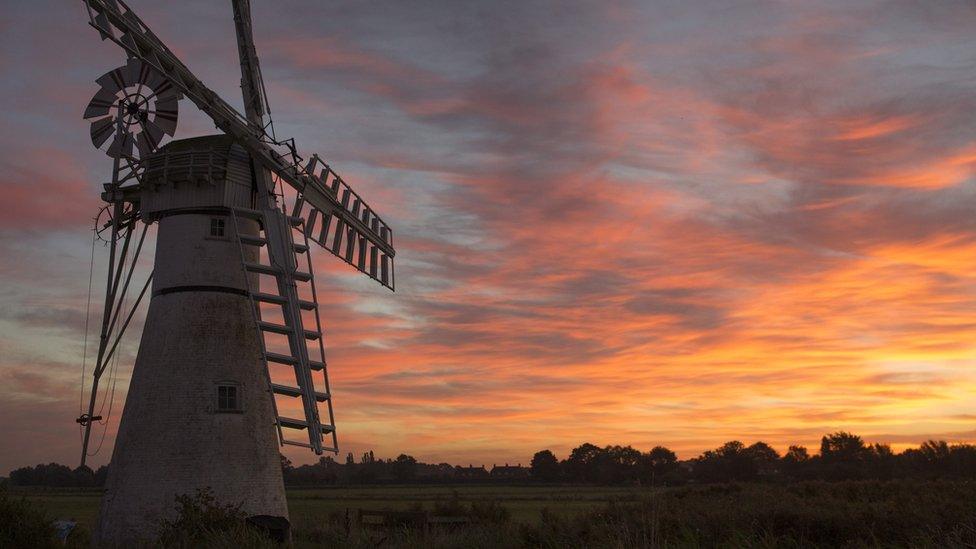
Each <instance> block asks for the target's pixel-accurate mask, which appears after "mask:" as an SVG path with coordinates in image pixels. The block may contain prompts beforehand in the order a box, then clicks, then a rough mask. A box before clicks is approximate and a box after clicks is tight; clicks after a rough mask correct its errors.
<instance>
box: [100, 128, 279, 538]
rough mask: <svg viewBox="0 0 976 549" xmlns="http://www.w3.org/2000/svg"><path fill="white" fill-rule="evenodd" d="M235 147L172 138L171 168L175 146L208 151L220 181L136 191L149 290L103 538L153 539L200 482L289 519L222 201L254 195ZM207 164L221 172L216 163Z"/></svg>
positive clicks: (236, 252) (234, 202)
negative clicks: (149, 264)
mask: <svg viewBox="0 0 976 549" xmlns="http://www.w3.org/2000/svg"><path fill="white" fill-rule="evenodd" d="M238 149H239V148H237V147H236V146H235V145H231V144H230V142H229V141H228V140H226V139H221V138H202V139H192V140H184V141H174V142H172V143H170V144H169V145H168V146H167V147H166V148H164V149H163V150H162V151H161V152H160V153H159V154H161V155H166V154H169V155H170V158H169V161H168V162H166V163H165V164H166V165H167V166H169V167H170V168H167V169H170V170H172V168H171V166H173V165H174V164H176V165H178V164H179V162H178V160H179V155H181V154H185V153H194V151H196V153H200V151H207V152H208V153H209V154H211V155H215V154H216V155H217V156H216V157H215V158H216V159H217V160H218V161H219V162H218V163H221V162H222V163H223V164H221V165H222V166H224V167H225V168H226V169H225V170H224V174H223V178H222V179H218V180H210V181H207V180H203V181H197V182H194V178H193V177H192V174H190V176H191V177H188V178H187V179H186V180H178V178H177V177H176V176H174V175H173V173H170V172H166V173H164V174H163V176H162V177H160V178H159V179H158V180H159V184H157V185H147V187H146V189H144V191H143V205H144V212H143V215H144V218H145V219H147V220H150V221H151V220H158V222H159V231H158V236H157V247H156V263H155V271H154V279H153V296H152V299H151V301H150V304H149V310H148V313H147V318H146V324H145V328H144V330H143V335H142V342H141V345H140V347H139V353H138V357H137V358H136V362H135V367H134V370H133V374H132V381H131V384H130V386H129V392H128V396H127V398H126V403H125V409H124V411H123V414H122V420H121V423H120V426H119V433H118V436H117V438H116V443H115V450H114V453H113V455H112V462H111V464H110V466H109V473H108V481H107V484H106V492H105V496H104V498H103V501H102V508H101V514H100V516H99V524H98V528H97V531H96V538H97V540H96V541H97V542H98V543H100V544H104V545H120V546H125V545H128V544H130V543H131V542H133V541H135V540H152V539H153V538H155V537H156V536H157V535H158V530H159V526H160V522H161V521H162V520H164V519H171V518H173V517H174V516H175V514H176V509H175V505H176V497H177V496H179V495H183V494H189V495H193V494H194V493H195V492H197V491H198V490H203V489H209V490H210V491H211V492H212V494H213V495H214V496H215V497H216V499H217V501H218V502H220V503H225V504H235V505H236V504H240V505H241V509H242V510H243V511H244V512H245V513H247V514H248V515H271V516H277V517H284V518H287V517H288V508H287V505H286V501H285V491H284V486H283V483H282V476H281V462H280V457H279V455H280V454H279V447H278V440H277V435H276V431H275V427H274V421H275V416H274V411H273V402H272V395H271V393H270V390H269V386H268V380H267V372H266V370H265V368H266V367H265V365H264V363H263V361H262V358H261V357H262V355H261V349H260V342H259V340H258V333H257V330H256V327H255V325H254V317H253V315H252V311H251V302H250V299H249V298H248V295H247V288H248V285H247V284H246V280H245V278H244V277H245V275H244V273H243V270H242V268H241V255H240V254H241V248H240V246H239V244H238V241H237V238H236V237H235V235H234V234H233V231H234V224H233V222H232V221H231V218H230V216H229V210H228V208H229V207H233V206H244V207H248V206H250V200H251V198H250V197H251V195H250V188H251V187H250V180H249V178H248V177H247V176H248V175H249V170H248V169H247V168H248V159H247V157H246V155H243V157H241V155H242V154H243V152H242V151H240V150H238ZM215 151H216V152H215ZM221 151H222V152H221ZM218 153H219V154H218ZM152 166H153V164H150V170H152ZM208 170H209V173H210V174H213V173H220V172H219V170H213V166H212V162H211V166H210V167H209V168H208ZM235 174H237V175H239V177H237V176H235ZM157 175H159V174H157ZM181 177H182V176H181ZM235 177H236V179H235ZM153 204H156V205H158V209H154V208H153V207H152V206H151V205H153ZM147 205H149V207H146V206H147ZM257 229H258V227H257V224H256V222H254V221H245V222H242V224H241V230H242V232H247V233H250V234H257V232H258V231H257ZM248 253H250V254H255V252H254V251H251V252H248ZM248 259H249V260H251V261H253V260H255V258H248ZM252 276H253V275H252ZM255 287H256V285H255Z"/></svg>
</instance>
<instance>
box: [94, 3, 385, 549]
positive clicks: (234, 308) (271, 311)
mask: <svg viewBox="0 0 976 549" xmlns="http://www.w3.org/2000/svg"><path fill="white" fill-rule="evenodd" d="M83 1H84V3H85V6H86V8H87V12H88V16H89V24H90V25H91V26H92V27H94V28H95V29H96V30H97V31H98V33H99V35H100V36H101V38H102V39H103V40H110V41H112V42H114V43H116V44H117V45H119V46H120V47H121V48H122V49H123V50H124V51H125V53H126V54H127V56H128V61H127V62H126V64H125V65H124V66H122V67H119V68H117V69H114V70H112V71H109V72H108V73H106V74H105V75H103V76H102V77H100V78H99V79H98V80H97V81H96V82H97V83H98V84H99V86H100V89H99V90H98V91H97V93H96V94H95V96H94V97H93V98H92V100H91V102H90V103H89V104H88V106H87V108H86V109H85V113H84V118H85V119H87V120H90V121H91V137H92V142H93V144H94V145H95V146H96V147H102V148H104V149H105V152H106V154H107V155H108V156H109V157H110V158H112V163H113V169H112V180H111V182H109V183H105V185H104V188H105V192H103V193H102V198H103V200H104V201H105V202H106V204H107V205H106V207H105V209H104V214H103V217H100V220H99V222H98V223H97V224H96V228H97V230H98V234H99V235H100V236H102V237H103V238H104V240H105V241H106V242H107V243H108V246H109V260H108V263H109V266H108V267H109V268H108V276H107V279H106V297H105V304H104V309H103V314H102V325H101V332H100V338H99V345H98V353H97V358H96V363H95V367H94V372H93V378H92V388H91V394H90V398H89V404H88V411H87V413H84V414H82V415H81V417H79V418H78V419H77V421H78V423H79V424H81V426H82V427H83V429H84V442H83V449H82V465H84V463H85V459H86V457H87V456H88V455H89V443H90V440H91V431H92V426H93V424H95V423H96V422H97V421H99V420H101V419H102V417H101V416H100V415H99V414H98V413H97V411H96V402H97V395H98V385H99V379H100V378H101V376H102V375H103V373H104V372H105V371H106V369H107V368H108V367H109V365H110V364H111V363H112V361H113V359H114V360H117V356H116V355H117V353H118V345H119V341H120V340H121V337H122V334H123V333H124V332H125V330H126V328H127V327H128V326H129V323H130V321H131V320H132V317H133V315H134V312H135V310H136V307H138V305H139V303H140V302H141V301H142V300H143V298H144V297H145V296H146V294H147V293H149V294H150V295H151V298H150V303H149V309H148V311H147V315H146V323H145V327H144V329H143V334H142V339H141V342H140V347H139V351H138V355H137V358H136V362H135V366H134V368H133V374H132V381H131V383H130V388H129V394H128V398H127V400H126V404H125V409H124V411H123V413H122V418H121V420H120V425H119V432H118V436H117V437H116V444H115V448H114V451H113V456H112V462H111V465H110V467H109V477H108V480H107V484H106V495H105V497H104V498H103V502H102V510H101V514H100V523H99V526H98V529H97V533H96V535H97V537H98V538H99V539H100V541H103V542H107V543H116V544H121V543H125V542H127V541H131V540H132V539H135V538H138V537H142V536H145V535H147V533H150V535H151V532H152V531H153V530H152V529H153V527H154V526H155V525H156V523H157V521H158V520H159V518H161V517H164V516H166V514H167V513H168V512H170V511H171V508H172V506H173V501H174V497H175V496H176V495H180V494H191V493H193V492H194V491H195V490H197V489H202V488H209V489H211V490H212V491H213V493H214V495H215V496H216V497H217V498H218V499H221V500H224V501H227V502H231V503H242V504H243V507H242V509H243V510H244V511H245V512H247V513H249V514H251V515H268V516H272V517H281V518H283V519H287V516H288V511H287V507H286V506H285V497H284V488H283V484H282V479H281V469H280V464H279V446H280V445H283V444H289V445H296V446H301V447H305V448H308V449H310V450H311V451H313V452H314V453H316V454H321V453H323V452H327V451H332V452H336V451H337V450H338V447H337V439H336V431H335V426H334V420H333V414H332V396H331V392H330V390H329V383H328V377H327V375H326V361H325V352H324V345H323V343H322V325H321V321H320V318H319V304H318V298H317V293H316V290H315V277H314V274H313V272H312V261H311V257H310V251H311V250H310V248H311V243H316V244H318V245H319V246H321V247H323V248H325V249H326V250H328V251H329V252H331V253H332V254H334V255H335V256H337V257H339V258H340V259H342V260H343V261H345V262H346V263H348V264H349V265H352V266H353V267H354V268H356V269H358V270H359V271H360V272H362V273H364V274H366V275H367V276H369V277H370V278H372V279H374V280H376V281H377V282H379V283H380V284H382V285H383V286H385V287H387V288H389V289H390V290H393V288H394V273H393V257H394V254H395V251H394V248H393V234H392V231H391V230H390V228H389V226H388V225H387V224H386V223H385V222H384V221H383V220H382V218H380V216H379V215H377V214H376V212H375V211H374V210H373V209H372V208H370V207H369V206H368V205H367V204H366V202H365V201H364V200H363V199H362V197H360V196H359V195H358V194H357V193H356V192H355V191H353V189H352V188H351V187H350V186H349V185H348V184H347V183H346V182H345V181H344V180H343V179H342V178H341V177H340V176H339V175H338V174H337V173H336V172H335V171H334V170H333V169H332V168H331V167H330V166H329V165H328V164H325V163H324V162H323V161H322V159H321V158H320V157H319V156H317V155H312V156H311V157H310V158H309V159H307V160H305V159H303V158H302V157H301V156H299V154H298V151H297V148H296V146H295V143H294V140H291V139H288V140H285V139H279V138H278V137H277V136H276V135H275V131H274V125H273V124H272V122H271V119H270V108H269V107H268V102H267V98H266V95H265V91H264V85H263V81H262V76H261V69H260V66H259V64H258V58H257V55H256V52H255V48H254V42H253V39H252V33H251V16H250V5H249V1H248V0H232V6H233V13H234V22H235V26H236V31H237V45H238V51H239V55H240V63H241V73H242V78H241V88H242V91H243V95H244V108H245V109H244V110H245V113H244V114H243V115H242V114H241V113H239V112H238V111H237V110H235V109H234V108H233V107H232V106H231V105H229V104H228V103H227V102H226V101H224V100H223V99H221V98H220V97H219V96H218V95H217V94H216V93H215V92H214V91H212V90H210V89H209V88H208V87H206V86H205V85H204V84H203V82H201V81H200V79H198V78H197V77H196V76H195V75H194V74H193V73H192V72H191V71H190V70H189V68H187V66H186V65H185V64H183V62H181V61H180V59H178V58H177V57H176V55H175V54H174V53H173V52H172V51H171V50H170V49H169V48H167V47H166V45H165V44H164V43H163V42H162V41H161V40H160V39H159V38H158V37H157V36H156V35H155V34H154V33H153V32H152V31H151V30H150V29H149V27H148V26H147V25H146V24H145V23H143V22H142V20H141V19H140V18H139V17H138V16H137V15H136V14H135V12H134V11H133V10H132V9H131V8H130V7H129V6H127V5H126V4H125V3H124V2H122V1H121V0H83ZM182 98H186V99H189V100H190V101H191V102H192V103H193V104H194V105H196V107H197V108H199V109H200V110H201V111H202V112H203V113H204V114H206V115H207V116H209V117H210V118H211V119H212V120H213V122H214V124H215V126H216V127H217V128H218V129H219V130H221V131H222V134H219V135H213V136H205V137H196V138H191V139H182V140H174V141H170V142H168V143H167V144H165V145H164V146H162V147H160V146H159V145H160V143H161V142H162V140H163V139H164V138H165V137H166V136H170V137H172V136H174V135H175V131H176V126H177V115H178V101H179V100H180V99H182ZM285 188H287V189H289V191H288V193H289V194H288V195H286V193H285V190H284V189H285ZM278 189H281V190H280V191H279V190H278ZM286 202H290V204H286ZM289 206H290V209H289ZM154 223H155V224H158V232H157V239H156V251H155V260H154V267H153V271H152V273H151V274H150V275H149V277H148V279H147V280H146V282H145V284H144V285H143V286H142V289H141V290H140V291H139V293H138V294H137V296H136V297H135V298H134V299H131V298H129V297H128V290H129V286H130V282H131V281H132V279H133V272H134V271H135V267H136V262H137V259H138V257H139V255H140V252H141V250H142V247H143V242H144V240H145V237H146V229H147V227H148V226H149V225H150V224H154ZM137 235H138V236H137ZM133 243H134V245H133ZM150 285H151V292H150ZM289 410H291V411H289Z"/></svg>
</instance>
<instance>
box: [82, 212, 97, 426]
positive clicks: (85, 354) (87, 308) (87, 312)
mask: <svg viewBox="0 0 976 549" xmlns="http://www.w3.org/2000/svg"><path fill="white" fill-rule="evenodd" d="M97 233H98V218H97V217H96V218H95V227H94V228H93V229H92V243H91V260H90V262H89V265H88V303H87V304H86V305H85V344H84V347H83V350H82V352H81V390H80V391H79V393H78V416H79V417H81V415H82V414H83V413H84V410H85V373H86V372H87V370H88V322H89V320H90V318H91V296H92V279H93V277H94V273H95V239H96V238H97ZM78 435H79V436H80V437H82V438H84V436H85V426H84V425H82V424H81V423H79V424H78Z"/></svg>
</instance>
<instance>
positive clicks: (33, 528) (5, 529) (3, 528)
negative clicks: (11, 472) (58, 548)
mask: <svg viewBox="0 0 976 549" xmlns="http://www.w3.org/2000/svg"><path fill="white" fill-rule="evenodd" d="M54 546H55V541H54V527H53V526H52V523H51V519H50V518H49V517H48V516H47V514H45V513H44V511H42V510H40V509H38V508H37V507H35V506H34V505H32V504H31V503H30V502H29V501H27V500H26V499H23V498H20V499H14V498H12V497H10V494H8V493H7V490H6V489H0V547H11V548H21V547H23V548H27V547H54Z"/></svg>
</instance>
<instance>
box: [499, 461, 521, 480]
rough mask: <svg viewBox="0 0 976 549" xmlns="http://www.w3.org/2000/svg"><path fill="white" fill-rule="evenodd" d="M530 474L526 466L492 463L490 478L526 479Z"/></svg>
mask: <svg viewBox="0 0 976 549" xmlns="http://www.w3.org/2000/svg"><path fill="white" fill-rule="evenodd" d="M530 476H531V473H530V471H529V468H528V467H522V464H521V463H519V464H518V465H509V464H507V463H506V464H505V465H492V467H491V478H492V479H493V480H526V479H528V478H529V477H530Z"/></svg>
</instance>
